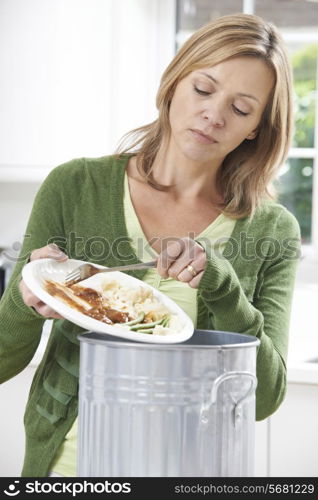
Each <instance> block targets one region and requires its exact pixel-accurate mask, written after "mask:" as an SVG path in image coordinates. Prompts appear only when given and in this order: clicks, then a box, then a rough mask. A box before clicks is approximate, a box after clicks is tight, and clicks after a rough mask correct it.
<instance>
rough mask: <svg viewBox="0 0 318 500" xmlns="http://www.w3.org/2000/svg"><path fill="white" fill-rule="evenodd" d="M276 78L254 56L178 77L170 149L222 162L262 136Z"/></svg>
mask: <svg viewBox="0 0 318 500" xmlns="http://www.w3.org/2000/svg"><path fill="white" fill-rule="evenodd" d="M273 83H274V77H273V73H272V71H271V69H270V68H269V67H268V66H267V65H266V64H265V63H264V62H263V61H262V60H261V59H257V58H253V57H237V58H233V59H229V60H226V61H224V62H222V63H220V64H217V65H216V66H213V67H210V68H203V69H199V70H196V71H193V72H192V73H190V74H189V75H188V76H186V77H185V78H183V79H182V80H181V81H180V82H179V83H178V85H177V87H176V90H175V93H174V95H173V98H172V101H171V105H170V111H169V113H170V126H171V135H170V140H169V147H170V150H171V148H172V149H174V148H176V149H177V151H178V153H181V154H182V155H183V156H184V157H186V158H187V159H189V160H192V161H196V162H200V163H211V161H214V160H215V161H216V163H221V162H222V161H223V159H224V158H225V157H226V156H227V155H228V153H230V152H231V151H233V150H234V149H235V148H236V147H237V146H239V144H241V142H242V141H244V140H245V139H248V140H251V139H253V138H254V137H255V136H256V134H257V126H258V125H259V123H260V119H261V116H262V113H263V110H264V108H265V106H266V103H267V99H268V97H269V94H270V91H271V89H272V86H273Z"/></svg>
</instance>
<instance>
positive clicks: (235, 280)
mask: <svg viewBox="0 0 318 500" xmlns="http://www.w3.org/2000/svg"><path fill="white" fill-rule="evenodd" d="M274 231H275V232H274V233H273V234H272V238H273V241H276V243H277V244H276V246H275V248H276V251H275V252H274V254H273V255H272V256H271V257H270V258H268V259H264V260H263V264H262V266H261V267H260V269H259V271H258V275H257V277H255V283H256V287H255V290H256V292H255V295H254V297H253V298H252V300H251V299H250V298H249V297H247V296H246V295H245V293H244V290H243V288H242V284H241V282H240V279H239V277H238V276H237V274H236V272H235V271H234V269H233V267H232V265H231V263H230V262H229V261H228V260H226V259H225V258H221V257H218V256H215V255H214V256H213V255H210V256H209V260H208V264H207V267H206V270H205V272H204V274H203V276H202V279H201V282H200V286H199V293H200V295H201V298H202V300H203V301H204V303H205V305H206V307H207V308H208V310H209V313H210V315H211V317H212V322H213V327H214V328H215V329H216V330H221V331H232V332H237V333H243V334H247V335H253V336H255V337H257V338H259V340H260V346H259V348H258V353H257V378H258V386H257V390H256V419H257V420H262V419H264V418H266V417H268V416H269V415H270V414H272V413H273V412H274V411H275V410H276V409H277V408H278V406H279V405H280V404H281V402H282V400H283V398H284V395H285V391H286V358H287V349H288V331H289V318H290V310H291V302H292V295H293V288H294V282H295V276H296V269H297V262H298V260H299V247H300V234H299V225H298V222H297V221H296V219H295V218H294V216H292V215H291V214H290V213H289V212H287V211H286V210H282V211H281V213H280V215H279V217H278V219H277V221H276V224H275V230H274ZM255 258H256V259H257V258H258V256H257V255H256V256H255ZM246 266H248V262H247V263H246ZM250 300H251V301H250Z"/></svg>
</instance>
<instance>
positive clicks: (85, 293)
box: [45, 281, 131, 325]
mask: <svg viewBox="0 0 318 500" xmlns="http://www.w3.org/2000/svg"><path fill="white" fill-rule="evenodd" d="M67 289H68V290H71V292H72V294H74V296H76V297H78V298H79V299H81V300H84V301H85V302H87V303H88V304H89V305H90V308H89V309H86V308H85V307H84V306H82V305H80V304H79V303H78V302H77V301H76V300H74V299H72V297H70V295H68V294H67V293H66V292H65V290H63V285H60V284H58V283H55V282H54V281H46V283H45V290H46V291H47V292H48V293H49V294H50V295H52V296H53V297H57V298H59V299H61V300H63V302H66V304H67V305H69V306H71V307H72V308H74V309H76V310H77V311H79V312H81V313H82V314H86V316H90V317H91V318H94V319H97V320H98V321H102V322H103V323H107V324H109V325H113V324H115V323H126V322H127V321H130V319H131V318H130V316H129V314H128V313H126V312H122V311H117V310H116V309H112V308H111V307H106V306H105V305H104V304H103V301H102V297H101V296H100V294H99V293H98V292H97V291H96V290H93V289H92V288H86V287H80V286H76V287H74V288H72V286H68V287H67Z"/></svg>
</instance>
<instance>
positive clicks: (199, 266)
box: [157, 238, 207, 288]
mask: <svg viewBox="0 0 318 500" xmlns="http://www.w3.org/2000/svg"><path fill="white" fill-rule="evenodd" d="M206 262H207V258H206V253H205V250H204V248H202V247H201V245H199V244H198V243H197V242H196V241H194V240H192V239H191V238H180V239H178V240H174V241H170V242H168V244H167V246H166V248H165V250H163V251H162V252H161V253H160V255H159V257H158V262H157V271H158V273H159V274H160V276H162V278H169V277H170V278H174V279H176V280H179V281H183V282H184V283H188V285H189V286H191V287H192V288H198V286H199V283H200V280H201V278H202V275H203V272H204V270H205V266H206Z"/></svg>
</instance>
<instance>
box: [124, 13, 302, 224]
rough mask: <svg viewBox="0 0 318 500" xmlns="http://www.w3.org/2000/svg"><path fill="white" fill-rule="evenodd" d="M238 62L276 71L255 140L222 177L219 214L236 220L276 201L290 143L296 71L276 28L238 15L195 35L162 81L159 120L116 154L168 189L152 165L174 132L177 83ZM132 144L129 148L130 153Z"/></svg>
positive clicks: (235, 154)
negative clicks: (127, 156)
mask: <svg viewBox="0 0 318 500" xmlns="http://www.w3.org/2000/svg"><path fill="white" fill-rule="evenodd" d="M239 56H250V57H256V58H259V59H262V60H263V61H264V62H265V63H266V64H268V66H269V67H270V68H271V69H272V71H273V75H274V85H273V89H272V91H271V93H270V96H269V98H268V102H267V104H266V106H265V109H264V112H263V115H262V118H261V121H260V124H259V126H258V133H257V135H256V137H255V138H254V139H252V140H244V141H243V142H242V143H241V144H240V145H239V146H238V147H237V148H236V149H235V150H233V151H231V152H230V153H229V154H228V155H227V156H226V158H225V159H224V161H223V163H222V165H221V167H220V168H219V169H218V172H217V177H216V182H217V188H218V190H219V192H220V193H221V195H222V197H223V200H224V204H222V207H220V209H221V211H222V212H223V213H224V214H225V215H228V216H230V217H233V218H241V217H244V216H247V215H251V214H252V213H253V212H254V210H255V208H256V207H257V206H258V205H259V203H260V202H261V201H262V200H263V199H264V198H269V197H273V194H272V186H271V183H272V180H273V179H274V177H275V176H276V173H277V170H278V168H279V167H280V166H281V164H282V163H283V161H284V160H285V158H286V156H287V153H288V148H289V145H290V141H291V134H292V78H291V70H290V65H289V61H288V56H287V53H286V50H285V47H284V43H283V41H282V38H281V36H280V34H279V32H278V30H277V28H276V27H275V26H274V25H273V24H271V23H268V22H265V21H264V20H263V19H262V18H260V17H257V16H253V15H248V14H234V15H229V16H223V17H220V18H218V19H216V20H215V21H212V22H210V23H208V24H206V25H205V26H203V27H202V28H200V29H199V30H198V31H196V32H195V33H194V34H193V35H192V36H191V37H190V38H189V39H188V40H187V41H186V42H185V44H184V45H183V46H182V47H181V49H180V50H179V51H178V53H177V54H176V56H175V57H174V59H173V60H172V61H171V63H170V64H169V66H168V67H167V68H166V70H165V72H164V73H163V75H162V78H161V82H160V86H159V89H158V93H157V99H156V104H157V108H158V111H159V115H158V118H157V120H155V121H154V122H152V123H150V124H147V125H145V126H142V127H139V128H136V129H134V130H132V131H130V132H128V133H127V134H126V135H125V136H124V138H123V140H122V142H121V143H120V145H119V148H118V149H117V153H118V154H123V153H128V152H132V151H133V152H134V154H136V157H137V167H138V169H139V172H140V173H141V174H142V175H143V176H144V178H145V179H146V180H147V182H148V183H149V184H150V185H152V186H153V187H154V188H156V189H160V190H165V189H169V187H167V186H162V185H160V184H159V183H157V182H156V181H155V180H154V179H153V175H152V165H153V162H154V159H155V157H156V155H157V153H158V150H159V147H160V145H161V143H162V140H163V138H164V137H166V135H167V134H169V132H170V123H169V107H170V102H171V99H172V96H173V93H174V90H175V88H176V86H177V84H178V82H179V81H180V80H182V79H183V78H184V77H186V76H187V75H188V74H189V73H191V72H192V71H195V70H197V69H200V68H204V67H212V66H214V65H216V64H218V63H220V62H223V61H225V60H227V59H229V58H233V57H239ZM127 140H128V141H130V144H129V145H128V147H125V144H126V143H127ZM136 147H137V149H136Z"/></svg>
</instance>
